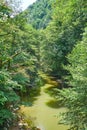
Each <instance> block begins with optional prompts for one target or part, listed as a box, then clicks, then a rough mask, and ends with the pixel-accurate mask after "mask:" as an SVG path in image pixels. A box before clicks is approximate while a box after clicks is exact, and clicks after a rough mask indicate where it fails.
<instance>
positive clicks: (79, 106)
mask: <svg viewBox="0 0 87 130" xmlns="http://www.w3.org/2000/svg"><path fill="white" fill-rule="evenodd" d="M86 57H87V28H85V32H84V33H83V38H82V41H81V42H79V43H78V44H77V45H76V46H75V47H74V49H73V50H72V52H71V54H69V55H68V61H69V65H68V66H67V67H66V69H67V70H69V72H70V76H69V77H68V80H69V85H70V86H72V88H68V89H63V90H61V91H59V92H60V93H59V97H60V100H61V101H62V102H63V104H64V105H65V107H67V108H68V110H67V112H66V113H64V114H63V117H64V122H63V123H66V124H69V125H70V129H71V130H74V129H75V130H86V129H87V118H86V117H87V110H86V108H87V100H86V98H87V72H86V71H87V65H86V64H87V58H86Z"/></svg>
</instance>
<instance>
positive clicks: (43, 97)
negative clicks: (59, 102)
mask: <svg viewBox="0 0 87 130" xmlns="http://www.w3.org/2000/svg"><path fill="white" fill-rule="evenodd" d="M52 86H53V85H52V84H45V85H44V86H43V87H41V91H40V95H39V96H38V97H37V100H35V102H34V104H33V105H32V106H30V107H25V106H21V112H23V113H24V115H25V116H26V117H29V116H31V117H32V118H33V119H34V123H35V125H36V126H37V127H38V128H40V129H41V130H67V126H65V125H59V124H58V121H59V118H58V117H57V115H59V113H61V112H64V111H65V108H55V107H54V108H53V107H50V106H48V105H47V102H51V101H53V100H54V99H53V97H51V96H50V95H49V94H48V93H45V89H47V88H49V87H52Z"/></svg>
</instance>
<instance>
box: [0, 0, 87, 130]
mask: <svg viewBox="0 0 87 130" xmlns="http://www.w3.org/2000/svg"><path fill="white" fill-rule="evenodd" d="M19 4H20V2H17V3H16V2H15V1H9V2H6V1H4V0H1V2H0V128H2V129H3V128H4V127H7V128H8V129H9V126H10V124H11V123H12V121H13V119H16V113H15V109H16V108H18V107H19V106H20V97H21V95H22V94H26V93H27V92H28V91H29V90H30V88H31V87H34V88H37V87H38V86H40V80H41V77H40V75H39V71H42V72H43V73H45V74H48V75H51V76H54V77H56V79H60V80H61V81H62V82H64V85H65V86H63V87H64V88H61V90H60V89H58V90H57V94H56V98H59V99H60V101H61V102H63V104H64V106H65V107H67V108H68V112H66V113H64V114H63V119H64V120H62V123H65V124H68V125H70V129H71V130H74V129H76V130H86V129H87V119H86V117H87V110H86V108H87V101H86V98H87V94H86V93H87V73H86V70H87V58H86V57H87V47H86V46H87V3H86V1H85V0H67V1H66V0H61V1H60V0H49V1H47V0H37V1H36V2H35V3H34V4H33V5H31V6H29V7H28V8H27V9H26V10H25V11H24V12H21V9H18V6H19ZM14 7H15V8H14ZM66 86H68V88H66ZM15 102H16V104H15Z"/></svg>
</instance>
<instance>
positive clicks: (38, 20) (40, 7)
mask: <svg viewBox="0 0 87 130" xmlns="http://www.w3.org/2000/svg"><path fill="white" fill-rule="evenodd" d="M54 1H55V0H49V1H48V0H37V1H36V2H35V3H34V4H33V5H31V6H29V8H28V9H27V11H28V22H29V23H30V24H32V26H33V27H34V28H36V29H41V28H42V29H43V28H46V27H47V25H48V23H49V22H50V21H51V19H52V12H53V9H52V4H53V3H54Z"/></svg>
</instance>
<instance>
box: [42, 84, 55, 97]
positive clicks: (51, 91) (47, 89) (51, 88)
mask: <svg viewBox="0 0 87 130" xmlns="http://www.w3.org/2000/svg"><path fill="white" fill-rule="evenodd" d="M44 92H45V93H48V94H49V95H50V96H53V97H55V95H57V94H58V87H55V86H54V87H53V86H52V87H48V88H45V89H44Z"/></svg>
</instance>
